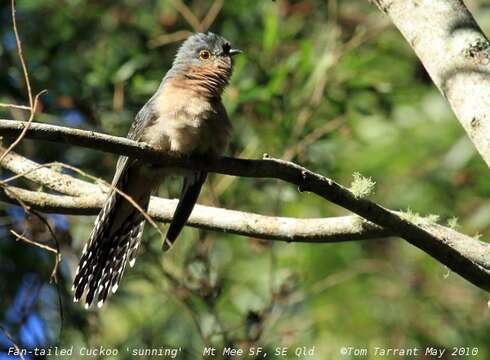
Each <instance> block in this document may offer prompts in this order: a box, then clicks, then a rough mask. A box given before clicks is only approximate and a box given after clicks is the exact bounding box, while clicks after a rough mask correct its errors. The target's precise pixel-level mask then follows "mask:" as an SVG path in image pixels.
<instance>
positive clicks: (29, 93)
mask: <svg viewBox="0 0 490 360" xmlns="http://www.w3.org/2000/svg"><path fill="white" fill-rule="evenodd" d="M11 7H12V9H11V10H12V25H13V28H14V34H15V42H16V43H17V53H18V54H19V60H20V64H21V65H22V72H23V73H24V80H25V82H26V87H27V96H28V97H29V106H30V108H31V112H34V111H35V102H34V103H33V101H32V90H31V81H30V80H29V72H28V71H27V65H26V62H25V60H24V51H23V50H22V42H21V41H20V36H19V31H18V30H17V19H16V17H15V12H16V9H15V0H12V2H11Z"/></svg>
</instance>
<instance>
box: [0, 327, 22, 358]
mask: <svg viewBox="0 0 490 360" xmlns="http://www.w3.org/2000/svg"><path fill="white" fill-rule="evenodd" d="M0 330H1V331H2V332H3V334H4V335H5V337H6V338H7V339H9V340H10V342H11V343H12V345H13V346H14V349H15V351H17V354H18V355H19V357H20V358H21V359H22V360H25V358H24V355H23V353H22V351H21V350H20V347H19V345H17V342H16V341H15V340H14V338H13V337H12V335H10V333H9V332H8V331H7V329H5V328H4V327H3V326H2V325H0Z"/></svg>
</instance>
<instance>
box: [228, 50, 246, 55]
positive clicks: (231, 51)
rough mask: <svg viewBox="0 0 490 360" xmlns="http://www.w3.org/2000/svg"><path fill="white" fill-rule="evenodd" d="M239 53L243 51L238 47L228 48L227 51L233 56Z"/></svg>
mask: <svg viewBox="0 0 490 360" xmlns="http://www.w3.org/2000/svg"><path fill="white" fill-rule="evenodd" d="M241 53H243V51H242V50H240V49H230V52H229V54H230V56H235V55H238V54H241Z"/></svg>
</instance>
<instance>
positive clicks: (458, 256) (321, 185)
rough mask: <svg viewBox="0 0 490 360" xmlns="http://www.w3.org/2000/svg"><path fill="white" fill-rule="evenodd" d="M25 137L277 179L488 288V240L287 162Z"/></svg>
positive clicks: (38, 134)
mask: <svg viewBox="0 0 490 360" xmlns="http://www.w3.org/2000/svg"><path fill="white" fill-rule="evenodd" d="M25 126H26V124H25V123H24V122H19V121H10V120H1V121H0V135H4V136H11V137H13V136H16V135H18V134H19V133H20V132H22V131H23V129H24V127H25ZM25 138H26V139H27V138H30V139H37V140H46V141H54V142H67V143H69V144H72V145H79V146H84V147H86V148H92V149H98V150H103V151H106V152H110V153H114V154H120V155H126V156H132V157H135V158H140V159H143V160H146V161H148V162H150V163H152V164H158V165H160V166H162V167H172V168H186V169H189V168H191V169H200V170H206V171H209V172H216V173H221V174H227V175H234V176H243V177H256V178H274V179H281V180H284V181H286V182H289V183H292V184H295V185H297V186H298V188H299V190H300V191H310V192H313V193H315V194H317V195H319V196H321V197H323V198H325V199H327V200H329V201H331V202H333V203H335V204H337V205H339V206H341V207H344V208H346V209H348V210H350V211H352V212H354V213H356V214H358V215H360V216H362V217H363V218H365V219H367V220H369V221H371V222H372V223H374V224H376V225H379V226H381V227H383V228H384V229H385V230H386V231H387V232H389V233H392V234H396V235H398V236H400V237H402V238H404V239H405V240H407V241H408V242H410V243H411V244H412V245H415V246H417V247H418V248H419V249H421V250H423V251H425V252H426V253H428V254H430V255H431V256H433V257H434V258H436V259H437V260H439V261H440V262H441V263H443V264H445V265H446V266H448V267H449V268H450V269H452V270H453V271H455V272H457V273H458V274H460V275H461V276H463V277H464V278H466V279H467V280H468V281H470V282H472V283H473V284H475V285H477V286H479V287H481V288H482V289H485V290H490V244H487V243H484V242H480V241H477V240H475V239H472V238H470V237H468V236H465V235H463V234H460V233H458V232H456V231H453V230H451V229H448V228H444V227H442V226H439V225H431V224H429V223H426V222H424V221H417V223H414V222H411V221H409V220H408V219H407V217H406V216H403V214H400V213H397V212H394V211H390V210H388V209H385V208H383V207H382V206H380V205H378V204H376V203H374V202H372V201H369V200H367V199H363V198H358V197H356V196H355V195H354V194H353V193H352V192H350V191H349V190H348V189H347V188H345V187H343V186H342V185H340V184H337V183H336V182H334V181H333V180H331V179H328V178H326V177H323V176H321V175H319V174H315V173H313V172H311V171H309V170H307V169H305V168H303V167H300V166H299V165H296V164H293V163H290V162H286V161H281V160H277V159H271V158H268V157H267V158H266V159H264V160H245V159H236V158H227V157H223V158H218V159H209V158H206V159H204V158H199V157H189V158H179V157H173V156H169V155H167V154H162V153H161V152H159V151H157V150H155V149H152V148H151V147H150V146H148V145H146V144H143V143H138V142H134V141H131V140H129V139H126V138H119V137H115V136H110V135H105V134H100V133H95V132H91V131H84V130H78V129H72V128H65V127H60V126H53V125H45V124H38V123H32V124H31V126H30V128H29V129H28V130H27V131H26V132H25Z"/></svg>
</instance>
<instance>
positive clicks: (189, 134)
mask: <svg viewBox="0 0 490 360" xmlns="http://www.w3.org/2000/svg"><path fill="white" fill-rule="evenodd" d="M241 52H242V51H241V50H239V49H234V48H232V47H231V44H230V42H229V41H228V40H226V39H225V38H224V37H222V36H220V35H217V34H214V33H212V32H207V33H195V34H193V35H191V36H190V37H188V38H187V39H186V40H185V41H184V42H183V43H182V45H181V46H180V47H179V49H178V51H177V54H176V56H175V58H174V61H173V63H172V67H171V68H170V70H168V72H167V73H166V74H165V76H164V77H163V79H162V81H161V83H160V86H159V87H158V89H157V91H156V92H155V94H154V95H153V96H152V97H151V98H150V99H149V100H148V101H147V102H146V104H145V105H144V106H143V107H142V108H141V109H140V111H139V112H138V113H137V115H136V116H135V118H134V121H133V123H132V124H131V127H130V129H129V131H128V135H127V138H129V139H131V140H135V141H138V142H144V143H146V144H149V145H151V146H152V147H153V148H156V149H158V150H159V151H161V152H162V153H166V154H173V155H177V156H190V155H196V154H200V155H205V156H210V157H216V156H220V155H222V154H223V153H224V151H225V150H226V148H227V145H228V142H229V138H230V134H231V122H230V120H229V118H228V115H227V112H226V109H225V107H224V106H223V103H222V99H221V98H222V94H223V91H224V90H225V88H226V86H227V85H228V83H229V81H230V78H231V75H232V71H233V57H234V56H235V55H237V54H240V53H241ZM170 171H172V170H170ZM168 175H173V174H171V173H169V172H165V171H162V170H161V169H160V170H159V171H156V170H155V167H152V166H151V164H148V163H145V162H143V161H141V160H138V159H135V158H132V157H127V156H120V157H119V159H118V162H117V165H116V170H115V174H114V177H113V180H112V186H111V190H110V191H109V194H108V196H107V199H106V201H105V203H104V205H103V207H102V209H101V211H100V212H99V214H98V216H97V218H96V220H95V224H94V227H93V230H92V232H91V235H90V237H89V239H88V241H87V243H86V244H85V246H84V248H83V251H82V255H81V257H80V261H79V265H78V268H77V270H76V274H75V278H74V281H73V291H74V301H75V302H78V301H80V300H82V302H83V301H84V302H85V308H89V307H91V305H92V304H93V303H95V301H96V303H97V306H98V307H102V305H103V304H104V302H105V301H106V299H107V297H108V295H109V293H115V292H116V291H117V289H118V287H119V283H120V281H121V278H122V276H123V274H124V271H125V269H126V265H127V264H129V266H130V267H133V266H134V263H135V260H136V255H137V253H138V248H139V246H140V243H141V238H142V234H143V228H144V225H145V216H144V213H143V212H142V211H140V210H145V211H146V210H147V208H148V204H149V202H150V196H151V195H152V194H154V193H155V192H156V190H157V188H158V186H159V184H160V183H161V182H162V181H163V180H164V178H165V177H168ZM176 175H179V176H182V177H183V182H182V190H181V193H180V197H179V201H178V204H177V207H176V209H175V212H174V215H173V218H172V221H171V223H170V226H169V228H168V230H167V234H166V239H165V244H164V249H167V248H170V247H171V245H172V244H173V243H174V241H175V239H176V238H177V237H178V235H179V233H180V232H181V230H182V228H183V227H184V225H185V223H186V221H187V219H188V218H189V216H190V214H191V212H192V209H193V207H194V205H195V203H196V201H197V198H198V196H199V193H200V190H201V187H202V186H203V183H204V182H205V180H206V176H207V173H206V171H202V170H182V171H179V172H178V173H177V174H176ZM116 189H117V190H116ZM124 194H125V195H127V196H124ZM128 197H129V198H130V199H128ZM130 200H133V203H132V202H131V201H130ZM134 203H136V204H137V205H138V206H139V207H140V208H141V209H138V208H137V207H136V206H135V204H134Z"/></svg>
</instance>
